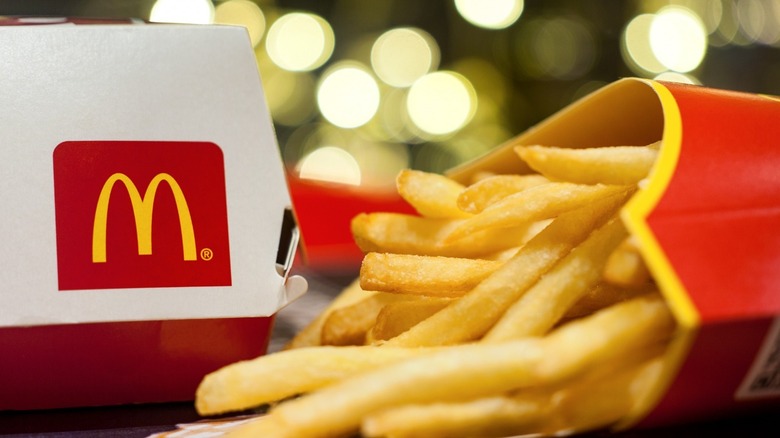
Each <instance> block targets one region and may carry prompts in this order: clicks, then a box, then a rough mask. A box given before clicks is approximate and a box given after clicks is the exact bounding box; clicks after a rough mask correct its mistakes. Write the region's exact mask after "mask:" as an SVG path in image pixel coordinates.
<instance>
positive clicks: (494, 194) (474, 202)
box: [457, 175, 550, 213]
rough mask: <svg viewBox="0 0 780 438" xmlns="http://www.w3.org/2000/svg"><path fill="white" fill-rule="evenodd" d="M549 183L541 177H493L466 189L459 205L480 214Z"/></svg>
mask: <svg viewBox="0 0 780 438" xmlns="http://www.w3.org/2000/svg"><path fill="white" fill-rule="evenodd" d="M548 182H550V180H548V179H547V178H545V177H543V176H541V175H495V176H491V177H488V178H485V179H482V180H480V181H479V182H477V183H474V184H472V185H470V186H468V187H467V188H465V189H464V190H463V191H462V192H461V193H460V195H458V199H457V205H458V207H460V209H461V210H463V211H467V212H469V213H479V212H481V211H482V210H484V209H485V208H487V207H490V206H491V205H493V204H495V203H496V202H498V201H500V200H502V199H504V198H506V197H507V196H509V195H514V194H515V193H517V192H521V191H523V190H525V189H527V188H529V187H534V186H538V185H542V184H545V183H548Z"/></svg>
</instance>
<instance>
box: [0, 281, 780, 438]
mask: <svg viewBox="0 0 780 438" xmlns="http://www.w3.org/2000/svg"><path fill="white" fill-rule="evenodd" d="M305 276H306V278H307V280H308V281H309V293H307V294H306V295H304V296H303V297H302V298H300V299H299V300H297V301H296V302H294V303H292V304H291V305H289V306H288V307H286V308H284V309H282V310H281V311H280V312H279V314H278V315H277V318H276V322H275V326H274V332H273V335H272V340H271V345H270V346H269V351H271V352H273V351H278V350H279V349H281V348H282V346H283V345H284V344H285V342H286V341H287V340H288V339H290V337H291V336H292V335H293V334H294V333H296V332H297V331H298V330H299V329H300V328H301V327H303V326H304V325H305V324H307V323H308V322H309V321H310V320H311V319H312V318H313V317H314V316H315V315H316V314H317V313H319V311H320V310H321V309H322V308H323V307H324V306H325V305H326V304H327V303H328V302H329V301H330V299H331V298H332V297H333V296H334V295H335V294H337V293H338V292H339V291H340V290H341V288H342V287H343V286H345V285H346V284H348V282H349V281H350V280H351V278H350V277H348V276H340V277H330V276H323V275H318V274H316V273H305ZM0 391H2V388H0ZM200 419H201V418H200V417H199V416H198V415H197V413H196V412H195V409H194V407H193V405H192V403H166V404H149V405H133V406H114V407H101V408H82V409H61V410H46V411H24V412H0V436H3V437H40V438H86V437H99V438H100V437H119V438H136V437H137V438H143V437H148V436H149V435H151V434H154V433H158V432H165V431H171V430H174V429H175V428H176V424H179V423H191V422H194V421H198V420H200ZM587 436H588V437H591V438H596V437H598V438H604V437H610V438H613V437H614V438H660V437H672V438H676V437H723V438H725V437H780V409H778V410H777V411H770V412H762V413H756V414H754V415H750V416H742V417H739V418H720V419H713V420H710V421H707V422H700V423H693V424H685V425H678V426H674V427H664V428H657V429H646V430H630V431H626V432H621V433H610V432H597V433H591V434H588V435H587Z"/></svg>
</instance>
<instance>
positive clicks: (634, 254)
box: [604, 237, 651, 288]
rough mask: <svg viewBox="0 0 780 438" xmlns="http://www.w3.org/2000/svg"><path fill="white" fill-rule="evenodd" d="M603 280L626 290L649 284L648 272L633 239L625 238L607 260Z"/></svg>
mask: <svg viewBox="0 0 780 438" xmlns="http://www.w3.org/2000/svg"><path fill="white" fill-rule="evenodd" d="M604 280H605V281H607V282H608V283H611V284H614V285H617V286H622V287H626V288H642V287H646V286H647V285H648V284H650V282H651V277H650V271H649V270H648V269H647V265H646V264H645V261H644V258H642V255H641V254H640V253H639V248H638V247H637V246H636V242H635V241H634V239H632V238H630V237H628V238H626V239H625V240H624V241H623V242H622V243H621V244H620V245H619V246H618V247H617V248H615V250H614V251H613V252H612V254H610V256H609V258H608V259H607V264H606V266H605V267H604Z"/></svg>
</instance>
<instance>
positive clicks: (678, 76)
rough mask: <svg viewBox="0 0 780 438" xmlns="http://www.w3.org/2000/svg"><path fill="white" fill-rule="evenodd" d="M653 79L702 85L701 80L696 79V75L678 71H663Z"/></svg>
mask: <svg viewBox="0 0 780 438" xmlns="http://www.w3.org/2000/svg"><path fill="white" fill-rule="evenodd" d="M653 79H655V80H657V81H666V82H679V83H681V84H691V85H701V82H699V80H698V79H696V78H695V77H694V76H691V75H687V74H684V73H677V72H676V71H667V72H663V73H661V74H660V75H658V76H656V77H655V78H653Z"/></svg>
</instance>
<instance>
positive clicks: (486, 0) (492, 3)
mask: <svg viewBox="0 0 780 438" xmlns="http://www.w3.org/2000/svg"><path fill="white" fill-rule="evenodd" d="M524 6H525V3H524V2H523V0H455V8H456V9H457V10H458V13H459V14H460V15H461V16H462V17H463V18H464V19H465V20H466V21H468V22H469V23H471V24H473V25H475V26H479V27H484V28H486V29H504V28H507V27H509V26H511V25H512V24H514V23H515V22H516V21H517V19H518V18H520V15H522V13H523V8H524Z"/></svg>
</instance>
